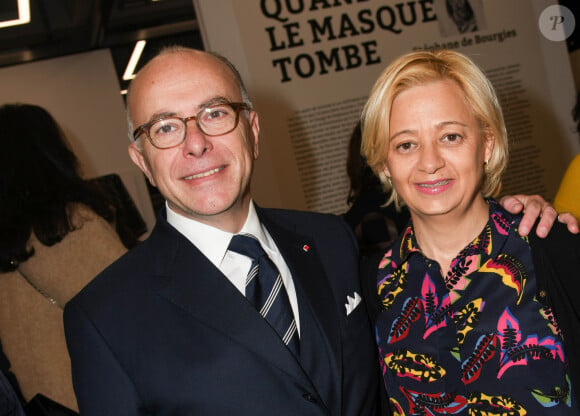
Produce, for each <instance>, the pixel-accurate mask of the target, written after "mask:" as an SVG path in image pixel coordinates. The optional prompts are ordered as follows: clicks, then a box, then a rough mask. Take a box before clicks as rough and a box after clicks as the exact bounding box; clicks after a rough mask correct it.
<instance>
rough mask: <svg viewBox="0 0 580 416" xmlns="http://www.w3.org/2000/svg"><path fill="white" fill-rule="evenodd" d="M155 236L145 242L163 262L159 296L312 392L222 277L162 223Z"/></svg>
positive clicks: (268, 330)
mask: <svg viewBox="0 0 580 416" xmlns="http://www.w3.org/2000/svg"><path fill="white" fill-rule="evenodd" d="M160 221H162V222H161V223H160ZM155 231H158V232H157V233H155ZM155 231H154V233H152V235H151V237H150V240H151V239H156V240H157V243H158V245H159V249H158V251H157V253H159V256H160V257H163V256H165V260H164V261H162V263H163V264H161V265H160V268H159V270H157V271H156V273H155V274H156V276H154V285H155V289H156V290H157V291H158V293H159V295H161V296H162V297H164V298H166V299H167V300H168V301H170V302H171V303H173V304H174V305H175V306H177V307H179V308H181V309H183V310H185V311H187V312H188V313H189V314H190V315H191V316H192V317H193V318H194V319H196V320H198V321H201V322H203V323H204V324H205V325H208V326H210V327H212V328H214V329H215V330H217V331H220V332H222V333H223V334H224V335H226V336H227V337H229V338H230V339H231V340H232V341H234V342H237V343H239V344H241V345H243V346H244V347H245V348H247V349H248V350H251V351H252V352H254V353H256V354H259V355H260V356H263V357H264V358H265V359H267V360H269V361H270V362H271V363H272V365H273V366H276V367H278V368H279V369H280V370H282V371H284V372H285V373H287V374H288V375H289V376H291V377H293V378H295V379H296V380H298V381H299V382H301V383H302V384H305V385H307V386H310V387H311V386H312V384H311V382H310V380H309V379H308V377H307V376H306V375H305V373H304V371H303V369H302V368H301V366H300V364H299V362H298V361H297V360H296V359H295V357H294V356H293V355H292V353H291V352H290V351H289V350H288V348H286V346H285V345H284V344H283V342H282V341H281V340H280V338H279V337H278V336H277V335H276V333H275V332H274V331H272V329H271V328H270V327H269V325H268V324H267V322H266V321H265V320H264V319H263V318H262V317H260V315H259V313H258V312H257V311H256V310H255V308H253V307H252V306H251V305H250V303H249V302H248V301H247V300H246V298H245V297H244V296H243V295H242V294H241V293H240V292H239V291H238V290H237V289H236V288H235V287H234V286H233V285H232V284H231V283H230V281H229V280H228V279H227V278H226V277H225V276H224V275H223V273H221V272H220V271H219V270H218V269H217V268H216V267H215V266H214V265H213V264H212V263H211V262H210V261H209V260H208V259H207V258H206V257H205V256H204V255H203V254H202V253H201V252H200V251H199V250H198V249H197V248H196V247H195V246H194V245H193V244H191V242H190V241H189V240H187V239H186V238H185V237H184V236H183V235H181V233H179V232H178V231H177V230H175V229H174V228H173V227H172V226H171V225H169V224H168V223H167V222H166V221H165V220H164V219H161V220H158V224H157V226H156V228H155ZM158 264H159V263H158ZM256 340H259V342H256Z"/></svg>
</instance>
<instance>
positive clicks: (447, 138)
mask: <svg viewBox="0 0 580 416" xmlns="http://www.w3.org/2000/svg"><path fill="white" fill-rule="evenodd" d="M459 140H461V136H460V135H459V134H455V133H453V134H447V135H445V136H444V137H443V141H446V142H449V143H455V142H458V141H459Z"/></svg>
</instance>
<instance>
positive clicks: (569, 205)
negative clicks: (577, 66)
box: [554, 92, 580, 218]
mask: <svg viewBox="0 0 580 416" xmlns="http://www.w3.org/2000/svg"><path fill="white" fill-rule="evenodd" d="M572 116H573V117H574V121H575V122H576V131H577V132H578V134H579V135H580V92H579V93H578V95H577V96H576V105H575V106H574V110H572ZM554 207H555V208H556V209H557V210H558V212H571V213H572V214H574V216H575V217H576V218H580V153H579V154H577V155H576V157H574V159H572V162H570V165H568V168H567V169H566V173H564V177H563V178H562V182H560V187H559V188H558V192H557V193H556V197H555V198H554Z"/></svg>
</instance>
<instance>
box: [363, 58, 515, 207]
mask: <svg viewBox="0 0 580 416" xmlns="http://www.w3.org/2000/svg"><path fill="white" fill-rule="evenodd" d="M440 80H451V81H454V82H455V83H457V85H458V86H459V87H460V88H461V90H462V91H463V93H464V95H465V99H466V101H467V103H468V105H469V106H470V108H471V111H472V112H473V115H474V116H475V119H476V120H477V122H478V124H479V126H480V131H481V137H484V136H486V135H491V136H493V137H494V138H495V141H494V147H493V152H492V155H491V158H490V159H489V160H488V161H487V165H486V169H485V180H484V183H483V186H482V189H481V192H482V193H483V195H484V196H485V197H492V196H497V195H498V194H499V191H500V190H501V176H502V174H503V172H504V170H505V168H506V166H507V161H508V139H507V131H506V128H505V122H504V119H503V114H502V110H501V107H500V105H499V100H498V98H497V96H496V94H495V91H494V89H493V86H492V85H491V82H490V81H489V80H488V79H487V77H486V76H485V74H484V73H483V72H482V71H481V69H479V67H478V66H477V65H476V64H475V63H474V62H473V61H472V60H471V59H469V58H468V57H467V56H465V55H463V54H461V53H459V52H455V51H449V50H438V51H435V52H428V51H417V52H411V53H408V54H405V55H403V56H400V57H399V58H397V59H395V60H394V61H393V62H392V63H391V64H390V65H389V66H388V67H387V68H386V69H385V70H384V71H383V72H382V73H381V75H380V76H379V78H378V79H377V81H376V82H375V85H374V86H373V88H372V90H371V94H370V97H369V99H368V101H367V103H366V104H365V106H364V109H363V112H362V117H361V122H362V144H361V152H362V154H363V156H365V157H366V159H367V163H368V165H369V166H370V167H371V169H372V170H373V172H375V174H376V175H377V176H378V177H379V178H380V180H381V183H382V184H383V187H384V189H385V191H387V192H389V191H390V192H391V196H390V198H389V200H388V201H387V204H389V203H391V202H395V205H396V206H397V207H398V206H400V203H401V201H400V198H399V196H398V195H397V193H396V192H395V190H394V189H392V185H391V183H390V181H389V179H390V178H387V176H386V175H385V173H384V168H385V165H386V161H387V155H388V149H389V120H390V114H391V108H392V105H393V101H394V100H395V98H396V97H397V96H398V95H399V94H400V93H401V92H403V91H405V90H408V89H409V88H412V87H414V86H419V85H424V84H427V83H430V82H434V81H440Z"/></svg>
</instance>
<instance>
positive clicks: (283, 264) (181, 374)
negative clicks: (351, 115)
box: [65, 48, 379, 416]
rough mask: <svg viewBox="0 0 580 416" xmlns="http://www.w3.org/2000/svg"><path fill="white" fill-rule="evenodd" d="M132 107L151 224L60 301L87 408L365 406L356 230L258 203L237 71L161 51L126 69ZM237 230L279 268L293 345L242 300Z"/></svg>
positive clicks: (305, 410) (366, 373)
mask: <svg viewBox="0 0 580 416" xmlns="http://www.w3.org/2000/svg"><path fill="white" fill-rule="evenodd" d="M239 103H241V104H239ZM128 110H129V116H130V120H131V122H132V123H134V125H135V126H140V127H138V128H137V129H136V133H135V138H136V139H137V140H136V141H135V142H133V143H132V144H131V145H130V149H129V152H130V155H131V157H132V159H133V161H134V162H135V163H136V164H137V165H138V166H139V167H140V168H141V169H142V170H143V172H144V173H145V174H146V175H147V177H148V178H149V180H150V181H151V183H152V184H153V185H155V186H157V187H158V188H159V190H160V191H161V193H162V194H163V195H164V197H165V198H166V200H167V204H166V207H165V209H163V210H162V212H161V213H160V215H159V217H158V219H157V224H156V226H155V228H154V230H153V231H152V233H151V235H150V237H149V238H148V239H147V240H146V241H145V242H144V243H142V244H141V245H140V246H138V247H137V248H136V249H134V250H132V251H131V252H130V253H129V254H128V255H127V256H124V257H122V258H121V259H120V260H119V261H118V262H116V263H114V264H113V265H112V266H111V267H109V268H108V269H106V270H105V271H104V272H103V273H102V274H101V275H99V276H98V277H97V278H96V279H95V280H94V281H93V282H92V283H91V284H89V285H88V286H87V287H86V288H85V289H84V290H83V291H81V293H80V294H79V295H78V296H76V297H75V298H74V299H73V300H72V301H71V302H70V303H69V304H68V305H67V306H66V309H65V326H66V335H67V342H68V347H69V351H70V355H71V360H72V367H73V381H74V385H75V392H76V394H77V397H78V402H79V407H80V411H81V414H82V415H87V416H90V415H99V416H103V415H137V414H155V415H160V414H163V415H165V414H171V415H194V414H195V415H201V414H207V415H213V416H216V415H228V416H230V415H293V416H294V415H337V416H339V415H352V416H360V415H363V416H364V415H374V414H375V412H376V397H377V391H378V387H379V381H378V380H379V378H378V377H379V376H378V365H377V361H376V358H375V354H376V353H375V350H376V347H375V345H374V343H373V335H372V330H371V327H370V325H369V321H368V318H367V313H366V310H365V307H364V304H363V303H362V302H360V295H359V293H360V289H359V286H358V279H357V276H358V257H357V246H356V242H355V239H354V238H353V235H352V233H351V232H350V231H349V229H348V227H347V226H346V225H345V223H343V221H342V220H340V219H338V218H337V217H335V216H332V215H324V214H315V213H305V212H295V211H287V210H275V209H262V208H259V207H258V206H256V205H254V204H253V202H252V201H251V197H250V190H249V184H250V177H251V174H252V167H253V162H254V160H255V158H256V157H257V156H258V132H259V121H258V115H257V114H256V112H255V111H254V110H252V108H251V103H250V102H249V100H248V98H247V93H246V91H245V88H244V87H243V85H242V83H241V79H240V78H239V75H238V74H237V71H235V70H234V69H233V68H232V67H230V66H229V65H228V64H227V63H226V62H225V61H224V60H222V59H221V58H220V57H216V56H214V55H211V54H208V53H205V52H201V51H193V50H185V49H183V48H174V49H170V50H166V51H164V52H163V53H162V54H161V55H159V56H157V57H156V58H154V59H153V60H152V61H151V62H150V63H148V64H147V65H146V66H145V67H144V68H143V69H142V70H141V71H140V72H139V74H138V75H137V77H136V78H135V79H134V80H133V82H132V85H131V89H130V91H129V95H128ZM190 115H195V116H196V117H195V118H191V119H189V120H184V119H179V117H189V116H190ZM174 117H178V118H174ZM159 119H162V120H161V121H159ZM228 130H231V131H228ZM238 233H242V234H247V233H249V234H252V235H253V236H254V237H255V238H257V239H258V240H259V242H260V244H261V246H262V247H263V248H264V250H265V251H266V252H267V253H268V255H269V257H271V258H272V260H273V261H274V263H275V265H276V266H277V268H278V269H279V272H280V275H281V277H282V280H283V286H284V288H285V291H286V292H287V300H288V301H289V303H290V306H291V310H292V312H291V314H293V315H294V318H295V324H296V328H297V332H296V335H297V337H298V340H297V342H298V345H299V349H298V351H291V349H290V348H289V347H288V346H287V345H285V343H284V341H283V340H282V338H281V337H280V336H279V335H278V333H277V332H276V331H275V330H274V329H273V327H272V326H270V324H269V322H268V321H267V320H266V319H265V318H263V317H262V316H261V315H260V313H259V311H258V310H257V309H256V308H255V307H254V306H253V305H252V304H251V303H250V302H249V301H248V300H247V299H246V297H245V293H244V280H245V279H246V275H247V274H248V269H249V267H250V264H251V263H252V260H251V259H249V258H247V257H244V256H243V255H240V254H237V253H236V252H233V251H231V250H228V244H229V242H230V240H231V238H232V236H233V235H234V234H238Z"/></svg>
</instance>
